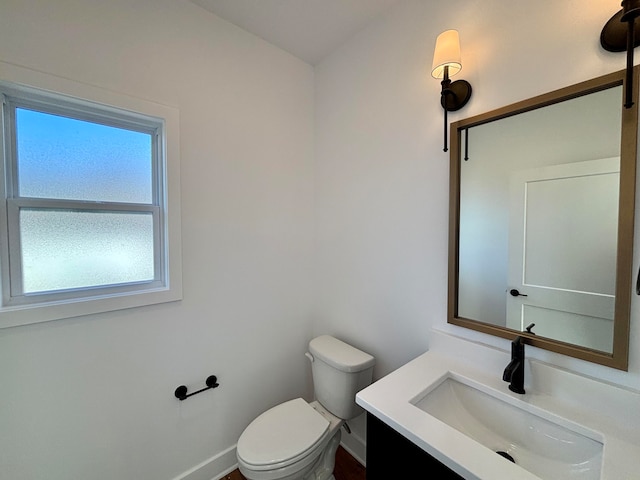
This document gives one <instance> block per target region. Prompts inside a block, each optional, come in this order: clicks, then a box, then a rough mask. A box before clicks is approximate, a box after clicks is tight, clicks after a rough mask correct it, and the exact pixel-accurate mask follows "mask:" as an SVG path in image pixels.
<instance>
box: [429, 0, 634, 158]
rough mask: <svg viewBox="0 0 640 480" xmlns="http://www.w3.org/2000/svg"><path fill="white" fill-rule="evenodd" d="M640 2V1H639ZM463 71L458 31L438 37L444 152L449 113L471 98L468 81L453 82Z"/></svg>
mask: <svg viewBox="0 0 640 480" xmlns="http://www.w3.org/2000/svg"><path fill="white" fill-rule="evenodd" d="M638 1H639V2H640V0H638ZM460 70H462V63H461V62H460V36H459V35H458V31H457V30H447V31H445V32H442V33H441V34H440V35H438V38H437V39H436V49H435V51H434V53H433V66H432V70H431V75H432V76H433V78H441V79H442V82H441V85H442V91H441V92H440V104H441V105H442V108H443V109H444V149H443V150H444V151H445V152H446V151H447V150H448V148H447V127H448V125H447V112H454V111H456V110H460V109H461V108H462V107H464V106H465V105H466V104H467V102H468V101H469V99H470V98H471V85H470V84H469V82H467V81H466V80H456V81H455V82H452V81H451V80H450V79H449V77H453V76H454V75H455V74H456V73H458V72H459V71H460Z"/></svg>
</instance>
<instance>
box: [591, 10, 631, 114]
mask: <svg viewBox="0 0 640 480" xmlns="http://www.w3.org/2000/svg"><path fill="white" fill-rule="evenodd" d="M638 17H640V0H622V10H620V11H619V12H618V13H616V14H615V15H614V16H613V17H611V18H610V19H609V21H607V23H606V24H605V26H604V28H603V29H602V32H601V33H600V45H602V48H604V49H605V50H607V51H608V52H624V51H626V52H627V74H626V79H625V95H624V107H625V108H631V106H632V105H633V100H632V98H633V95H632V93H633V50H634V49H635V48H636V47H637V46H638V45H640V22H637V21H636V20H637V18H638Z"/></svg>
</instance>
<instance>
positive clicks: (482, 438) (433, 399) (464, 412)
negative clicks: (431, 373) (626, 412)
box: [411, 373, 603, 480]
mask: <svg viewBox="0 0 640 480" xmlns="http://www.w3.org/2000/svg"><path fill="white" fill-rule="evenodd" d="M411 403H412V404H413V405H415V406H416V407H418V408H419V409H421V410H422V411H424V412H426V413H428V414H429V415H431V416H433V417H435V418H437V419H438V420H440V421H441V422H444V423H445V424H447V425H449V426H450V427H452V428H454V429H456V430H458V431H459V432H460V433H463V434H465V435H466V436H468V437H470V438H471V439H473V440H475V441H476V442H478V443H480V444H482V445H484V446H485V447H487V448H489V449H491V450H493V451H494V452H504V453H506V454H508V455H510V456H511V457H512V458H513V460H514V461H515V463H516V465H519V466H520V467H522V468H524V469H525V470H528V471H529V472H531V473H533V474H534V475H536V476H538V477H539V478H541V479H544V480H570V479H571V480H578V479H579V480H599V479H600V472H601V470H602V452H603V439H602V436H601V435H599V434H598V433H596V432H593V431H591V430H588V429H586V428H584V427H582V426H580V425H577V424H573V423H571V422H569V421H567V420H564V419H561V418H557V417H554V416H553V415H551V414H550V413H548V412H546V411H544V410H542V409H539V408H537V407H534V406H532V405H529V404H527V403H526V402H524V401H521V400H518V399H514V398H513V397H512V396H511V395H509V394H504V393H502V392H499V391H495V390H493V389H491V388H488V387H485V386H484V385H482V384H479V383H476V382H473V381H472V380H470V379H467V378H464V377H461V376H458V375H456V374H454V373H449V374H448V375H446V376H445V377H443V378H442V380H441V381H440V382H439V383H438V382H436V384H435V385H434V386H432V387H430V388H429V389H428V390H427V391H425V392H422V394H420V395H418V396H417V397H416V398H415V399H414V400H412V401H411ZM496 461H501V462H507V461H509V460H507V459H506V458H505V459H502V458H500V457H497V458H496Z"/></svg>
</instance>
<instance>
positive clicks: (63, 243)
mask: <svg viewBox="0 0 640 480" xmlns="http://www.w3.org/2000/svg"><path fill="white" fill-rule="evenodd" d="M20 234H21V237H22V238H21V239H22V263H23V265H22V269H23V289H24V293H34V292H46V291H51V290H63V289H70V288H82V287H93V286H104V285H114V284H121V283H129V282H144V281H151V280H153V278H154V262H153V217H152V215H151V214H150V213H149V214H142V213H136V214H131V213H95V212H77V211H75V212H73V211H58V210H38V209H23V210H21V212H20Z"/></svg>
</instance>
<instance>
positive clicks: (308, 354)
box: [304, 352, 313, 363]
mask: <svg viewBox="0 0 640 480" xmlns="http://www.w3.org/2000/svg"><path fill="white" fill-rule="evenodd" d="M304 356H305V357H307V358H308V359H309V361H310V362H311V363H313V355H311V354H310V353H309V352H306V353H305V354H304Z"/></svg>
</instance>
